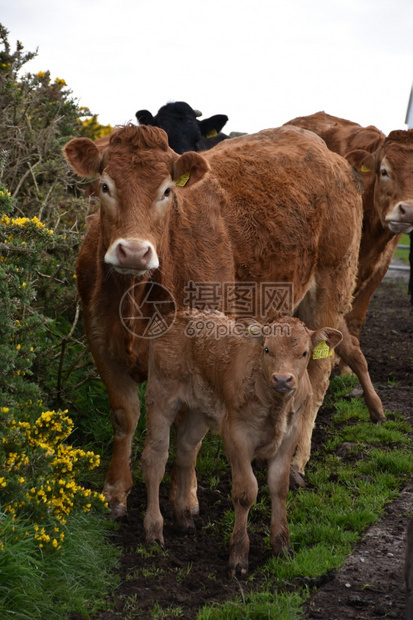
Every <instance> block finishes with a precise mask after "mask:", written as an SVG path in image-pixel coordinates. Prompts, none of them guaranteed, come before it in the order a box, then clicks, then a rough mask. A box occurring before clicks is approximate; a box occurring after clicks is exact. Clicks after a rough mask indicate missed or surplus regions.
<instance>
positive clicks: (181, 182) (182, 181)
mask: <svg viewBox="0 0 413 620" xmlns="http://www.w3.org/2000/svg"><path fill="white" fill-rule="evenodd" d="M190 176H191V175H190V173H189V172H184V174H181V176H180V177H179V179H177V180H176V181H175V183H176V185H177V186H178V187H183V186H184V185H186V184H187V183H188V181H189V177H190Z"/></svg>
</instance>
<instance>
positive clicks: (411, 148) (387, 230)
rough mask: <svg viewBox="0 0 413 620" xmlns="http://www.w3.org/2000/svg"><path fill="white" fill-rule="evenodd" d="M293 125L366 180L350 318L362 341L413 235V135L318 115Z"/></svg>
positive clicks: (307, 117)
mask: <svg viewBox="0 0 413 620" xmlns="http://www.w3.org/2000/svg"><path fill="white" fill-rule="evenodd" d="M287 124H289V125H291V124H292V125H295V126H298V127H302V128H304V129H309V130H311V131H314V132H315V133H316V134H317V135H319V136H321V138H323V140H325V142H326V144H327V146H328V147H329V148H330V149H331V150H332V151H334V152H335V153H339V154H340V155H342V156H344V157H345V158H346V159H347V160H348V161H349V162H350V163H351V165H352V166H354V167H355V168H356V169H357V170H358V171H359V172H360V175H361V177H362V181H363V184H364V187H365V189H364V193H363V208H364V222H363V232H362V237H361V245H360V255H359V270H358V275H357V285H356V290H355V293H354V301H353V306H352V309H351V311H350V312H349V313H348V314H347V316H346V323H347V325H348V328H349V330H350V333H351V334H353V335H354V336H356V337H357V338H359V336H360V332H361V329H362V327H363V325H364V323H365V320H366V312H367V308H368V305H369V302H370V298H371V296H372V294H373V293H374V291H375V290H376V288H377V286H378V285H379V284H380V282H381V280H382V279H383V276H384V275H385V273H386V271H387V269H388V267H389V265H390V261H391V259H392V256H393V253H394V249H395V247H396V245H397V242H398V240H399V238H400V234H401V233H403V232H404V233H408V232H410V231H411V230H412V229H413V174H412V172H413V130H408V131H403V130H398V131H392V132H391V133H390V134H389V135H388V136H387V138H386V136H385V135H384V134H383V133H382V132H381V131H380V130H379V129H377V128H376V127H373V126H372V125H370V126H369V127H361V126H360V125H358V124H357V123H353V122H351V121H347V120H344V119H342V118H337V117H335V116H330V115H329V114H326V113H325V112H317V113H316V114H312V115H310V116H302V117H299V118H295V119H294V120H292V121H289V122H288V123H287Z"/></svg>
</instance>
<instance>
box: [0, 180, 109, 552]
mask: <svg viewBox="0 0 413 620" xmlns="http://www.w3.org/2000/svg"><path fill="white" fill-rule="evenodd" d="M13 206H14V201H13V200H12V199H11V197H10V192H8V191H7V190H6V189H5V188H4V187H3V186H0V239H2V242H1V247H2V250H3V251H2V256H1V259H0V295H1V299H2V303H1V306H0V342H1V345H0V347H1V349H0V355H1V360H2V362H1V366H0V377H1V382H0V415H1V426H0V441H1V448H2V449H1V452H0V472H1V476H0V489H1V499H0V509H1V513H2V514H3V516H7V515H12V520H13V521H14V522H15V523H14V524H13V527H12V529H11V530H9V534H11V535H12V536H14V537H17V538H18V537H19V535H21V534H20V533H19V527H18V525H19V522H22V523H24V525H25V528H24V536H27V535H28V531H29V530H28V529H27V525H28V524H31V525H32V535H33V537H34V539H35V540H36V541H37V542H38V545H39V547H40V548H43V547H47V545H50V546H51V547H53V548H55V549H59V548H60V546H61V543H62V541H63V538H64V532H63V531H62V530H61V526H62V525H64V524H65V523H66V520H67V517H68V516H69V515H70V513H71V512H72V510H83V511H86V512H87V511H89V510H90V509H91V508H92V506H95V507H101V506H102V505H104V498H103V496H102V495H100V494H99V493H97V492H96V491H91V490H90V489H86V488H84V487H83V486H82V485H81V484H80V482H79V481H80V478H81V477H82V476H83V475H84V472H85V471H87V470H90V469H93V468H95V467H96V466H97V465H98V464H99V456H97V455H95V454H94V453H93V452H91V451H85V450H83V449H75V448H73V447H71V446H70V445H66V444H65V443H64V442H65V441H66V440H67V438H68V437H69V435H70V434H71V433H72V430H73V422H72V420H71V419H70V417H68V416H67V415H66V414H67V411H64V412H61V411H54V410H53V411H49V410H47V411H44V409H43V402H42V389H41V385H40V384H39V381H37V380H36V379H37V377H36V375H35V372H34V370H33V368H34V365H35V360H36V358H38V356H39V355H41V356H42V355H43V353H44V352H46V353H47V351H45V350H46V349H49V347H50V344H51V339H50V336H49V337H47V334H48V325H51V324H52V323H53V319H52V318H51V317H46V316H45V315H44V314H43V312H41V311H40V309H39V308H37V309H36V305H37V304H38V302H37V300H36V296H37V289H36V282H35V280H36V278H34V277H33V274H36V271H38V270H39V268H40V265H41V264H42V262H43V261H44V260H45V256H44V255H45V253H46V254H47V250H48V249H50V247H53V244H54V243H58V242H59V241H58V240H57V241H56V240H55V239H54V237H55V235H54V233H53V231H52V230H50V229H48V228H46V227H45V226H44V225H43V224H42V223H41V222H40V221H39V220H38V218H37V217H33V218H27V217H13V214H12V209H13ZM36 277H37V276H36ZM51 333H53V331H51ZM46 359H47V357H46ZM4 544H5V543H4V541H3V542H2V545H3V546H4Z"/></svg>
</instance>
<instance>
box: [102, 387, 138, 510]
mask: <svg viewBox="0 0 413 620" xmlns="http://www.w3.org/2000/svg"><path fill="white" fill-rule="evenodd" d="M108 393H109V402H110V405H111V415H110V420H111V422H112V427H113V451H112V458H111V461H110V465H109V469H108V472H107V474H106V479H105V484H104V487H103V493H104V495H105V497H106V500H107V502H108V504H109V507H110V508H111V516H112V518H119V517H122V516H123V515H125V514H126V503H127V497H128V495H129V492H130V490H131V488H132V474H131V469H130V457H131V451H132V441H133V437H134V434H135V430H136V426H137V424H138V420H139V414H140V403H139V397H138V394H137V387H136V383H135V382H134V381H132V379H130V378H129V376H127V375H123V376H122V379H121V380H118V381H117V384H116V391H115V390H109V389H108Z"/></svg>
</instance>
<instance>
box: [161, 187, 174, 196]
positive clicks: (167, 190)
mask: <svg viewBox="0 0 413 620" xmlns="http://www.w3.org/2000/svg"><path fill="white" fill-rule="evenodd" d="M171 191H172V189H171V188H170V187H167V188H166V190H165V191H164V193H163V195H164V196H165V198H167V197H168V196H169V195H170V193H171Z"/></svg>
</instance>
